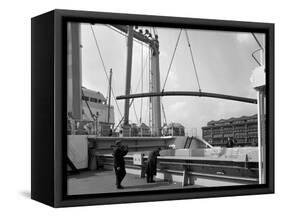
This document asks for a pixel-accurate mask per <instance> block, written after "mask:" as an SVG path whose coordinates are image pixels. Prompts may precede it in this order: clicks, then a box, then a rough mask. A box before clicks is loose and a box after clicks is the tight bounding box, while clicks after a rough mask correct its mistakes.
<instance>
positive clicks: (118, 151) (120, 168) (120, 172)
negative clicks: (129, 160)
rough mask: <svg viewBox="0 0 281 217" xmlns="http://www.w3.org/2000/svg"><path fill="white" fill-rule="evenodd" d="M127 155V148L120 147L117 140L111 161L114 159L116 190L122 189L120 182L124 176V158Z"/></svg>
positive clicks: (119, 142)
mask: <svg viewBox="0 0 281 217" xmlns="http://www.w3.org/2000/svg"><path fill="white" fill-rule="evenodd" d="M127 153H128V147H127V146H124V145H122V142H121V140H117V141H116V143H115V149H114V151H113V159H114V171H115V176H116V187H117V188H118V189H123V186H122V185H121V182H122V180H123V179H124V177H125V175H126V169H125V160H124V156H125V155H126V154H127Z"/></svg>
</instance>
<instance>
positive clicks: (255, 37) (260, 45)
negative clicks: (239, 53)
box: [252, 32, 264, 66]
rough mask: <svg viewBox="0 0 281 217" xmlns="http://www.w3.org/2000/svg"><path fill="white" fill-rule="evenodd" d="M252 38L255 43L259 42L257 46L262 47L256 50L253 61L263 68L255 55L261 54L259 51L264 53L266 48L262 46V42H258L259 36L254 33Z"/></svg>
mask: <svg viewBox="0 0 281 217" xmlns="http://www.w3.org/2000/svg"><path fill="white" fill-rule="evenodd" d="M252 36H253V37H254V39H255V41H256V42H257V44H258V45H259V47H260V48H259V49H257V50H255V51H254V52H253V53H252V57H253V59H254V60H255V61H256V63H257V64H258V65H259V66H261V65H262V63H260V61H259V60H258V59H257V58H256V56H255V54H256V53H257V52H259V51H261V52H264V48H263V46H262V44H261V43H260V41H259V40H258V38H257V36H256V35H255V33H253V32H252Z"/></svg>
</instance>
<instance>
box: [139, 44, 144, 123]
mask: <svg viewBox="0 0 281 217" xmlns="http://www.w3.org/2000/svg"><path fill="white" fill-rule="evenodd" d="M143 68H144V67H143V43H142V44H141V92H143ZM142 104H143V98H141V105H140V124H141V122H142Z"/></svg>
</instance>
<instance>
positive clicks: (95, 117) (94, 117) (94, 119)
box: [81, 88, 97, 121]
mask: <svg viewBox="0 0 281 217" xmlns="http://www.w3.org/2000/svg"><path fill="white" fill-rule="evenodd" d="M81 93H82V96H83V98H84V97H85V94H84V91H83V88H81ZM85 103H86V105H87V108H88V110H89V112H90V114H91V116H92V119H93V121H96V120H97V115H95V114H93V112H92V110H91V108H90V106H89V104H88V101H87V100H85Z"/></svg>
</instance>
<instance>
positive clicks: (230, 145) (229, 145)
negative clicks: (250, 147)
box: [226, 137, 234, 148]
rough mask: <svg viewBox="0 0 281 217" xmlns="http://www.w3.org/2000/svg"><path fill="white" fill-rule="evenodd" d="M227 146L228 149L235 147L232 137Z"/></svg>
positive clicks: (228, 139)
mask: <svg viewBox="0 0 281 217" xmlns="http://www.w3.org/2000/svg"><path fill="white" fill-rule="evenodd" d="M226 146H227V148H233V146H234V142H233V140H232V139H231V138H230V137H228V138H227V145H226Z"/></svg>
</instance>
